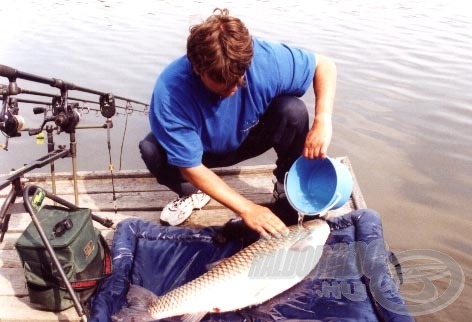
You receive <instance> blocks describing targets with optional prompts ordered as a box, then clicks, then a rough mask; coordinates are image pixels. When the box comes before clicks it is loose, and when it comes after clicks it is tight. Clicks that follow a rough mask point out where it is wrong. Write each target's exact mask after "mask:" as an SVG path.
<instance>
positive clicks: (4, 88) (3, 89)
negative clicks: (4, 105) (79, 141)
mask: <svg viewBox="0 0 472 322" xmlns="http://www.w3.org/2000/svg"><path fill="white" fill-rule="evenodd" d="M15 91H16V92H17V93H13V95H18V94H27V95H35V96H43V97H50V98H55V97H57V95H56V94H52V93H45V92H38V91H33V90H28V89H24V88H20V87H16V88H15ZM0 95H2V96H3V95H12V94H10V91H9V88H8V85H5V84H0ZM115 98H117V97H116V96H115ZM0 100H2V101H3V97H0ZM69 100H70V101H76V102H81V103H90V104H99V102H96V101H92V100H90V99H84V98H78V97H72V96H69ZM18 102H19V103H31V104H38V105H50V104H51V103H49V102H44V101H36V100H31V99H23V98H18ZM130 103H132V102H131V101H126V106H122V105H118V104H115V107H116V108H120V109H123V110H125V113H124V114H123V115H126V114H132V113H133V112H135V111H137V112H141V113H143V114H145V115H146V113H147V109H148V105H147V104H144V103H141V104H143V106H144V107H143V109H140V110H136V109H134V108H133V107H132V106H131V105H130ZM87 109H89V110H93V111H98V112H100V110H97V109H92V108H87ZM116 114H121V113H116Z"/></svg>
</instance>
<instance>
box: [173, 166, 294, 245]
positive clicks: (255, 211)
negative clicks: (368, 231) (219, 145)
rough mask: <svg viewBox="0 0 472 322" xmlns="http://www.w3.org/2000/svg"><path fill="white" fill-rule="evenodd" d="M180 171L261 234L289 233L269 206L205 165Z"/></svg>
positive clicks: (265, 235) (267, 235) (266, 235)
mask: <svg viewBox="0 0 472 322" xmlns="http://www.w3.org/2000/svg"><path fill="white" fill-rule="evenodd" d="M180 172H181V173H182V175H183V176H184V177H185V179H187V180H188V181H189V182H190V183H192V184H193V185H194V186H195V187H197V188H198V189H200V190H201V191H203V192H205V193H206V194H207V195H209V196H210V197H212V198H213V199H215V200H216V201H218V202H219V203H221V204H222V205H224V206H226V207H228V208H229V209H231V210H232V211H234V212H235V213H236V214H237V215H238V216H240V217H241V218H242V219H243V220H244V222H245V223H246V225H248V226H249V227H250V228H251V229H253V230H255V231H257V232H258V233H259V234H261V236H263V237H265V238H268V237H269V236H270V235H272V236H275V237H276V236H278V235H279V234H280V235H285V234H288V229H287V227H286V226H285V224H284V223H283V222H282V221H281V220H280V219H279V217H277V216H276V215H275V214H274V213H272V212H271V211H270V210H269V208H267V207H263V206H260V205H258V204H256V203H254V202H252V201H251V200H248V199H246V198H244V197H243V196H242V195H241V194H239V193H238V192H236V191H235V190H233V189H232V188H231V187H230V186H228V185H227V184H226V183H225V182H224V181H223V180H222V179H221V178H220V177H218V176H217V175H216V174H215V173H214V172H213V171H211V170H210V169H208V168H207V167H205V166H204V165H199V166H196V167H192V168H180Z"/></svg>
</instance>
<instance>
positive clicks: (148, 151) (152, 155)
mask: <svg viewBox="0 0 472 322" xmlns="http://www.w3.org/2000/svg"><path fill="white" fill-rule="evenodd" d="M139 151H140V152H141V158H142V159H143V161H144V164H145V165H146V167H147V168H148V169H149V171H150V172H151V173H152V174H153V175H154V176H157V173H158V168H159V166H160V165H161V164H162V163H163V162H165V158H166V157H165V152H164V150H163V148H162V147H161V145H160V144H159V142H157V140H156V138H155V137H154V135H153V134H152V133H149V134H148V135H146V137H145V138H144V139H142V140H141V141H140V142H139Z"/></svg>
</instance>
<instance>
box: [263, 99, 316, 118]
mask: <svg viewBox="0 0 472 322" xmlns="http://www.w3.org/2000/svg"><path fill="white" fill-rule="evenodd" d="M271 107H274V111H275V112H276V113H277V114H279V115H278V118H279V119H281V118H284V119H286V121H287V122H288V123H289V124H300V125H304V124H307V123H308V117H309V116H308V109H307V108H306V105H305V103H304V102H303V101H302V100H301V99H299V98H297V97H294V96H279V97H277V98H276V99H274V100H273V101H272V103H271Z"/></svg>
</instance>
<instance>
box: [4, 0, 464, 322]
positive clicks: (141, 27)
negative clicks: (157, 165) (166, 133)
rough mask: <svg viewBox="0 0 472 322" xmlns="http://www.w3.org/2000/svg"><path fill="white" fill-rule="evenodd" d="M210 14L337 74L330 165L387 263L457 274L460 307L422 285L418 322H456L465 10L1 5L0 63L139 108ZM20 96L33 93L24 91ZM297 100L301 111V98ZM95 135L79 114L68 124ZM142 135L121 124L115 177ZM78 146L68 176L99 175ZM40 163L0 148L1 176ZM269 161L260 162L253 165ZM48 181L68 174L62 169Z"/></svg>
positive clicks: (25, 145)
mask: <svg viewBox="0 0 472 322" xmlns="http://www.w3.org/2000/svg"><path fill="white" fill-rule="evenodd" d="M307 3H310V4H311V6H310V7H311V9H308V8H307ZM217 6H220V7H228V8H229V9H230V12H231V13H232V14H234V15H237V16H239V17H240V18H242V19H243V20H244V21H245V22H246V24H247V26H248V27H249V29H250V30H251V32H252V34H253V35H254V36H257V37H262V38H266V39H270V40H278V41H284V42H287V43H289V44H292V45H296V46H300V47H305V48H308V49H311V50H313V51H316V52H320V53H324V54H326V55H329V56H331V57H332V58H334V59H335V60H336V62H337V66H338V74H339V76H338V90H337V98H336V111H335V117H334V138H333V141H332V145H331V148H330V154H331V155H332V156H342V155H347V156H349V158H350V160H351V162H352V164H353V166H354V170H355V173H356V176H357V179H358V181H359V182H360V184H361V187H362V191H363V193H364V196H365V198H366V201H367V204H368V206H369V207H371V208H374V209H376V210H377V211H379V212H380V213H381V215H382V218H383V223H384V231H385V235H386V240H387V242H388V244H389V246H390V248H391V249H392V250H393V251H395V252H402V251H411V250H416V249H429V250H434V251H436V252H441V253H443V254H445V255H446V256H447V258H449V259H451V260H452V261H454V263H458V264H459V266H460V269H461V270H462V271H461V270H459V272H457V271H455V272H452V273H451V272H449V273H450V276H451V279H452V280H453V281H454V280H455V281H457V280H458V279H460V277H461V272H463V273H464V274H465V276H466V280H465V287H464V289H463V291H462V293H461V295H460V297H459V298H458V299H456V295H457V294H459V293H460V288H459V289H458V291H457V292H456V293H457V294H453V295H446V296H449V297H450V298H451V299H450V301H446V299H444V298H441V296H442V294H443V293H444V292H445V290H446V289H448V287H449V286H448V285H449V284H448V282H447V277H448V276H449V275H448V273H447V272H446V273H444V274H443V277H444V278H443V279H442V280H441V279H439V280H438V281H436V280H435V281H434V282H435V283H436V282H438V283H439V285H440V287H437V290H436V291H437V293H436V294H433V295H432V298H435V299H437V298H439V299H440V300H442V301H443V302H447V303H446V304H445V305H442V306H441V305H438V309H439V311H438V312H434V313H431V314H429V315H423V314H421V315H420V316H419V317H418V320H424V321H432V320H434V321H466V320H468V318H467V317H468V314H467V310H468V307H469V304H468V303H470V300H469V299H470V297H471V296H472V285H471V284H472V281H471V279H470V276H472V260H471V259H470V254H471V253H472V247H471V245H472V243H471V241H470V236H471V234H472V219H471V216H470V215H469V213H470V209H471V208H470V206H471V202H470V198H471V196H472V154H471V152H470V151H471V148H472V130H471V128H472V107H471V104H472V90H471V88H472V10H470V9H469V6H468V3H467V2H466V1H463V2H458V1H450V0H428V1H414V2H413V1H406V0H405V1H399V0H392V1H374V0H352V1H340V0H332V1H319V0H315V1H309V2H308V1H306V2H305V1H301V0H297V1H235V0H233V1H164V0H160V1H159V0H156V1H119V0H111V1H105V0H100V1H79V0H70V1H59V0H57V1H51V0H47V1H44V0H41V1H39V0H37V1H23V0H16V1H3V2H2V6H0V28H1V30H2V31H1V36H0V63H1V64H4V65H7V66H12V67H14V68H17V69H19V70H21V71H25V72H29V73H33V74H36V75H41V76H44V77H56V78H62V79H64V80H67V81H70V82H73V83H75V84H77V85H81V86H83V87H88V88H95V89H97V90H100V91H103V92H113V93H114V94H116V95H121V96H128V97H131V98H134V99H137V100H141V101H145V102H147V101H148V100H149V98H150V93H151V89H152V87H153V84H154V81H155V78H156V76H157V75H158V74H159V72H160V71H161V70H162V69H163V68H164V66H165V65H166V64H167V63H169V62H170V61H171V60H172V59H174V58H176V57H178V56H180V55H182V54H183V53H184V50H185V41H186V37H187V32H188V27H189V25H190V24H193V23H196V22H198V21H199V19H200V18H201V17H206V16H207V15H209V14H210V13H211V11H212V9H213V8H215V7H217ZM268 77H270V75H268ZM6 82H7V81H6V80H5V79H0V84H6ZM19 85H20V86H22V87H24V88H27V89H37V88H36V87H35V84H28V83H27V82H22V83H19ZM45 90H46V91H53V89H52V88H45ZM304 99H305V100H306V102H307V104H310V105H312V104H313V96H312V95H306V96H305V97H304ZM31 110H32V106H31V105H28V104H24V105H20V114H21V115H22V116H23V117H24V118H25V119H26V120H27V126H28V127H37V126H39V125H40V123H41V121H42V118H41V117H40V116H34V115H33V114H32V112H31ZM103 121H104V120H103V118H101V117H96V116H95V114H94V113H92V114H89V115H87V116H84V117H83V118H82V120H81V124H101V123H102V122H103ZM113 121H114V125H115V126H114V128H113V130H112V153H113V163H114V164H115V168H117V167H118V165H119V164H120V149H121V144H122V140H123V131H124V130H125V121H126V119H125V117H124V116H115V117H114V119H113ZM148 129H149V127H148V123H147V118H146V117H145V116H144V115H143V114H142V113H138V112H136V113H133V114H131V115H130V116H129V118H128V123H127V127H126V136H125V137H124V145H123V158H122V160H121V166H122V168H124V169H133V168H143V167H144V165H143V164H142V162H141V160H140V157H139V152H138V149H137V143H138V141H139V139H140V138H141V137H143V136H144V135H145V134H146V132H147V131H148ZM78 132H79V133H78V134H77V139H78V142H79V145H78V156H79V160H78V162H79V164H78V167H79V170H91V169H100V170H106V169H107V167H108V155H107V145H106V137H107V136H106V132H105V131H104V130H80V131H78ZM0 140H1V141H0V144H1V143H4V138H3V137H0ZM67 142H68V137H67V136H66V135H65V134H61V135H59V136H56V143H57V144H59V143H67ZM46 151H47V148H46V146H45V145H37V144H36V143H35V139H34V138H32V137H29V136H27V135H25V134H23V136H22V137H21V138H14V139H11V140H10V142H9V151H8V152H7V151H3V150H2V151H0V173H5V172H8V171H9V170H10V168H12V167H19V166H21V165H22V164H24V163H26V162H28V161H30V160H32V159H34V158H36V157H39V156H41V155H43V154H44V153H45V152H46ZM272 161H273V160H272V159H271V158H270V156H264V157H262V158H259V159H258V160H256V161H253V163H254V162H257V163H268V162H272ZM57 167H58V168H59V169H61V168H62V169H64V170H68V169H69V168H70V164H69V161H68V160H62V161H60V162H58V163H57ZM446 266H447V265H446ZM419 269H420V268H418V270H419ZM446 271H447V270H446ZM425 283H426V282H425ZM460 284H461V285H462V286H464V283H463V282H461V283H460ZM436 285H438V284H436ZM420 289H421V287H420ZM450 302H452V303H450ZM432 311H434V310H432Z"/></svg>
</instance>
